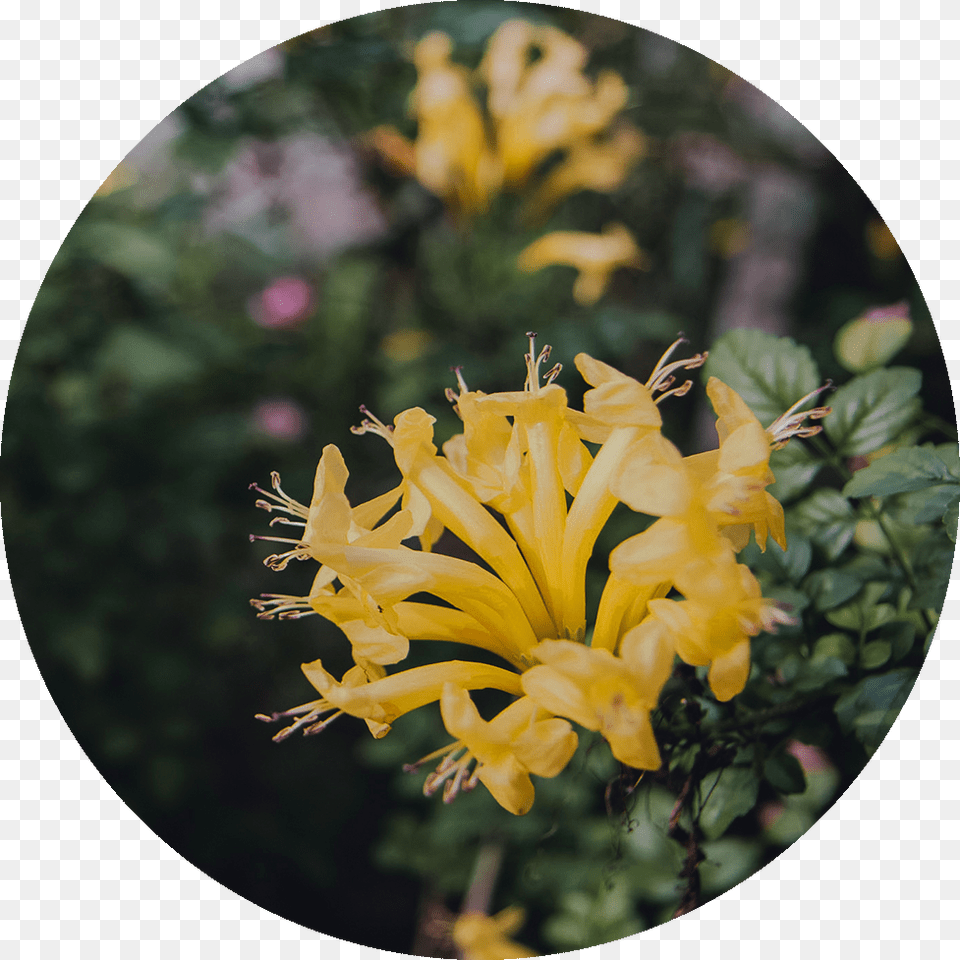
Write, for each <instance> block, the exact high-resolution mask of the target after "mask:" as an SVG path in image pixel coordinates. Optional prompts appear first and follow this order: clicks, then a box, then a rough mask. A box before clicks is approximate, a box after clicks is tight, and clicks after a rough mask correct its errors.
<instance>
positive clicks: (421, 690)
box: [303, 660, 521, 724]
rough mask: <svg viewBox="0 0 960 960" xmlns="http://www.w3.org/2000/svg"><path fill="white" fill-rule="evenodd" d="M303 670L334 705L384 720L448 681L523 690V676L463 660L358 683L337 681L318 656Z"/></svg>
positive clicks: (435, 695)
mask: <svg viewBox="0 0 960 960" xmlns="http://www.w3.org/2000/svg"><path fill="white" fill-rule="evenodd" d="M303 672H304V675H305V676H306V678H307V679H308V680H309V681H310V683H312V684H313V686H314V687H315V688H316V689H317V691H318V692H319V693H320V694H321V695H322V696H323V698H324V699H325V700H326V701H327V702H328V703H330V704H331V705H332V706H334V707H336V708H337V709H339V710H342V711H343V712H344V713H349V714H350V715H351V716H354V717H360V718H361V719H369V720H374V721H376V722H378V723H385V724H390V723H393V722H394V721H395V720H396V719H397V717H400V716H402V715H403V714H405V713H409V712H410V711H411V710H416V709H417V708H418V707H422V706H424V705H425V704H427V703H433V702H434V701H436V700H439V699H440V696H441V694H442V693H443V687H444V684H447V683H453V684H455V685H456V686H458V687H462V688H464V689H465V690H482V689H487V688H490V687H493V688H495V689H497V690H504V691H506V692H507V693H512V694H517V695H519V694H520V692H521V689H520V677H519V676H518V675H517V674H516V673H512V672H510V671H508V670H503V669H501V668H500V667H491V666H487V665H486V664H483V663H470V662H468V661H464V660H448V661H446V662H444V663H431V664H427V665H426V666H423V667H412V668H411V669H410V670H401V671H400V672H399V673H394V674H391V675H390V676H388V677H383V678H382V679H380V680H374V681H372V682H371V683H362V684H359V685H357V686H346V685H345V684H340V683H337V682H336V681H335V680H334V679H333V677H332V676H331V675H330V674H329V673H328V672H327V671H326V670H324V669H323V665H322V663H321V662H320V661H319V660H315V661H313V662H312V663H305V664H303Z"/></svg>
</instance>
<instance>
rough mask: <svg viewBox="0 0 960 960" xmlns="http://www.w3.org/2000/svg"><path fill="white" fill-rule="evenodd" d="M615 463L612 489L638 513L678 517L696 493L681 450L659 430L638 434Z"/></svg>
mask: <svg viewBox="0 0 960 960" xmlns="http://www.w3.org/2000/svg"><path fill="white" fill-rule="evenodd" d="M634 436H637V437H638V438H637V440H636V442H634V443H632V444H631V445H630V447H629V449H628V450H626V451H625V452H624V454H623V455H622V456H621V458H620V459H619V460H618V461H617V463H616V464H614V465H612V469H611V474H610V480H609V489H610V492H611V493H612V494H613V495H614V496H615V497H616V498H617V499H618V500H620V501H622V502H623V503H625V504H626V505H627V506H628V507H630V509H631V510H634V511H636V512H637V513H645V514H648V515H649V516H651V517H669V516H678V515H679V514H682V513H683V512H684V511H686V509H687V508H688V506H689V504H690V498H691V497H692V496H693V492H694V489H693V485H692V484H691V483H690V480H689V478H688V475H687V472H686V470H685V467H684V462H683V457H682V456H681V455H680V451H679V450H677V448H676V447H675V446H674V445H673V444H672V443H670V441H669V440H666V439H665V438H664V437H663V436H662V435H661V434H660V431H659V430H648V431H645V432H644V433H643V434H642V435H639V436H638V431H635V432H634Z"/></svg>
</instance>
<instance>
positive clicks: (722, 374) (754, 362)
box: [704, 330, 820, 426]
mask: <svg viewBox="0 0 960 960" xmlns="http://www.w3.org/2000/svg"><path fill="white" fill-rule="evenodd" d="M704 373H705V374H706V376H709V377H718V378H719V379H720V380H722V381H723V382H724V383H725V384H726V385H727V386H728V387H731V388H732V389H734V390H736V391H737V393H739V394H740V396H741V397H743V399H744V401H745V402H746V404H747V406H748V407H750V409H751V410H752V411H753V412H754V414H756V416H757V419H758V420H759V421H760V422H761V423H762V424H763V425H764V426H768V425H769V424H771V423H772V422H773V421H774V420H776V419H777V417H779V416H780V414H782V413H783V412H784V411H785V410H787V409H789V408H790V407H791V406H792V405H793V404H794V403H796V402H797V401H798V400H799V399H800V398H801V397H803V396H805V395H806V394H808V393H810V392H811V391H812V390H816V388H817V387H818V386H819V385H820V373H819V371H818V370H817V365H816V363H815V362H814V360H813V357H812V356H811V354H810V351H809V350H808V349H807V348H806V347H802V346H800V345H799V344H798V343H796V342H795V341H794V340H791V339H790V338H789V337H775V336H773V335H772V334H769V333H764V332H763V331H762V330H731V331H730V332H729V333H726V334H724V335H723V336H722V337H720V339H719V340H718V341H717V342H716V343H715V344H714V345H713V347H711V349H710V356H709V358H708V360H707V363H706V367H705V370H704Z"/></svg>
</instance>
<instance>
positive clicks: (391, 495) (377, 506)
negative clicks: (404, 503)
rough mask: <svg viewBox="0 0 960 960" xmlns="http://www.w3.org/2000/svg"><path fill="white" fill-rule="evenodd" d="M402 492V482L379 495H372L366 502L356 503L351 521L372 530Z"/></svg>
mask: <svg viewBox="0 0 960 960" xmlns="http://www.w3.org/2000/svg"><path fill="white" fill-rule="evenodd" d="M402 494H403V484H400V486H398V487H394V488H393V490H388V491H387V492H386V493H383V494H381V495H380V496H379V497H374V498H373V499H372V500H368V501H367V502H366V503H360V504H357V506H355V507H354V508H353V522H354V523H355V524H356V525H357V526H358V527H361V528H363V529H365V530H372V529H373V528H374V527H375V526H376V525H377V524H378V523H379V522H380V521H381V520H382V519H383V518H384V516H386V514H387V513H388V511H389V510H390V509H391V508H392V507H393V506H395V505H396V502H397V501H398V500H399V499H400V497H401V495H402Z"/></svg>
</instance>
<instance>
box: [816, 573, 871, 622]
mask: <svg viewBox="0 0 960 960" xmlns="http://www.w3.org/2000/svg"><path fill="white" fill-rule="evenodd" d="M862 584H863V581H862V580H861V579H860V578H859V577H856V576H854V575H853V574H852V573H847V572H845V571H843V570H836V569H833V568H830V567H828V568H827V569H825V570H817V571H815V572H814V573H811V574H810V576H809V577H807V579H806V580H805V581H804V584H803V588H804V590H806V592H807V594H808V595H809V596H810V599H811V600H812V601H813V605H814V607H815V609H817V610H819V611H820V612H821V613H823V611H825V610H832V609H833V608H834V607H839V606H840V604H841V603H846V601H847V600H849V599H850V598H851V597H853V596H856V594H857V593H858V592H859V590H860V587H861V586H862Z"/></svg>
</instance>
